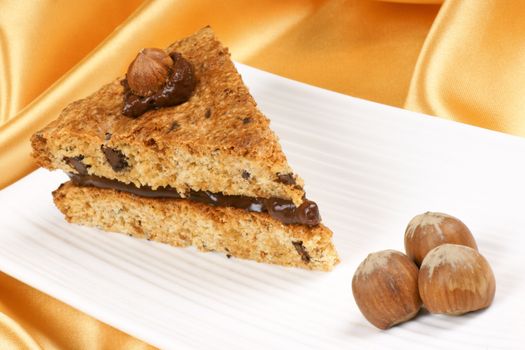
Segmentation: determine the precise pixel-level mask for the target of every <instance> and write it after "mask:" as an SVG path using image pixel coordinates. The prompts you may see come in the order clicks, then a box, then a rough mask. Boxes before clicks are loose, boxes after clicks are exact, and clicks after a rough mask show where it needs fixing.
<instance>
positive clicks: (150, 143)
mask: <svg viewBox="0 0 525 350" xmlns="http://www.w3.org/2000/svg"><path fill="white" fill-rule="evenodd" d="M144 144H145V145H146V146H148V147H154V146H157V141H155V139H153V138H151V139H147V140H146V141H145V142H144Z"/></svg>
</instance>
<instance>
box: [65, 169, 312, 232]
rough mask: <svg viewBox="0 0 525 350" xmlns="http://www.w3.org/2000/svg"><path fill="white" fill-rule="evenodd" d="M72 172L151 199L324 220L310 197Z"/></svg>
mask: <svg viewBox="0 0 525 350" xmlns="http://www.w3.org/2000/svg"><path fill="white" fill-rule="evenodd" d="M68 175H69V177H70V178H71V181H73V183H75V184H76V185H79V186H94V187H98V188H107V189H114V190H118V191H122V192H127V193H131V194H134V195H137V196H141V197H147V198H171V199H188V200H191V201H194V202H199V203H204V204H207V205H213V206H219V207H233V208H238V209H244V210H247V211H252V212H256V213H263V212H267V213H268V214H269V215H270V216H271V217H272V218H274V219H276V220H278V221H280V222H282V223H283V224H300V225H308V226H315V225H317V224H319V223H320V222H321V216H320V215H319V208H318V207H317V204H316V203H315V202H312V201H310V200H308V199H306V198H305V199H304V201H303V203H302V204H301V205H300V206H299V207H296V206H295V205H294V204H293V202H292V201H290V200H287V199H282V198H257V197H247V196H237V195H233V196H232V195H224V194H222V193H211V192H208V191H194V190H190V191H189V192H187V193H185V195H184V196H182V195H181V194H180V193H179V192H177V190H175V189H174V188H171V187H169V186H167V187H159V188H157V189H155V190H153V189H151V187H149V186H141V187H136V186H135V185H133V184H126V183H123V182H120V181H117V180H111V179H107V178H103V177H99V176H95V175H78V174H68Z"/></svg>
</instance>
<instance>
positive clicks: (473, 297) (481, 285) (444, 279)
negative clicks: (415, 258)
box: [418, 244, 496, 315]
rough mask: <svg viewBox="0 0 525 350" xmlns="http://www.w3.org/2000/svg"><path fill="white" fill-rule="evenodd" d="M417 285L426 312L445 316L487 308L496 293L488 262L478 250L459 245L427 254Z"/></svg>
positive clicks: (452, 245) (441, 246)
mask: <svg viewBox="0 0 525 350" xmlns="http://www.w3.org/2000/svg"><path fill="white" fill-rule="evenodd" d="M418 285H419V294H420V296H421V299H422V301H423V303H424V305H425V307H426V308H427V309H428V311H430V312H431V313H438V314H448V315H461V314H464V313H466V312H470V311H475V310H480V309H483V308H486V307H488V306H489V305H490V304H491V303H492V301H493V300H494V295H495V292H496V280H495V278H494V273H493V272H492V269H491V268H490V265H489V263H488V262H487V260H486V259H485V258H484V257H483V256H482V255H481V254H479V253H478V251H477V250H474V249H472V248H470V247H466V246H463V245H458V244H443V245H440V246H439V247H436V248H434V249H432V250H431V251H430V252H429V253H428V254H427V256H426V257H425V259H424V260H423V263H422V264H421V269H420V270H419V279H418Z"/></svg>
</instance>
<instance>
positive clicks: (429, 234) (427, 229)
mask: <svg viewBox="0 0 525 350" xmlns="http://www.w3.org/2000/svg"><path fill="white" fill-rule="evenodd" d="M445 243H453V244H461V245H465V246H468V247H471V248H473V249H476V250H477V249H478V246H477V245H476V241H475V240H474V237H473V236H472V233H470V230H469V229H468V227H467V226H466V225H465V224H464V223H463V222H461V220H459V219H457V218H455V217H453V216H450V215H447V214H443V213H432V212H426V213H424V214H421V215H418V216H416V217H414V218H413V219H412V220H411V221H410V222H409V224H408V226H407V228H406V230H405V251H406V253H407V255H408V257H409V258H410V259H412V260H414V262H415V263H416V265H418V266H419V265H421V262H422V261H423V259H424V258H425V255H427V253H428V252H429V251H430V250H432V249H433V248H435V247H437V246H439V245H441V244H445Z"/></svg>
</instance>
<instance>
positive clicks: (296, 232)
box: [31, 27, 339, 270]
mask: <svg viewBox="0 0 525 350" xmlns="http://www.w3.org/2000/svg"><path fill="white" fill-rule="evenodd" d="M165 52H166V53H167V54H169V55H170V57H172V58H173V60H174V61H173V62H177V59H178V58H177V57H179V56H180V57H183V59H184V60H185V61H187V62H189V63H190V65H191V70H192V72H193V73H192V74H193V78H194V81H191V83H192V84H194V89H193V90H192V92H191V95H189V99H188V100H187V101H185V102H182V103H180V101H179V103H180V104H178V105H175V106H169V107H160V108H153V109H150V110H147V111H145V112H144V113H140V111H139V113H136V114H137V115H134V113H133V111H132V112H131V113H130V112H129V109H128V110H127V111H126V108H128V107H129V106H130V103H131V102H129V101H130V100H129V95H130V94H131V95H133V94H134V93H135V92H134V91H135V90H133V89H131V88H130V86H131V84H128V83H130V82H131V81H130V77H129V75H130V71H128V75H127V77H126V79H117V80H115V81H114V82H112V83H110V84H108V85H106V86H104V87H102V88H101V89H100V90H99V91H97V92H95V93H94V94H93V95H91V96H89V97H87V98H85V99H83V100H79V101H76V102H73V103H71V104H70V105H69V106H67V107H66V108H65V109H64V111H63V112H62V113H61V115H60V116H59V118H58V119H57V120H55V121H53V122H52V123H51V124H49V125H48V126H47V127H45V128H44V129H43V130H41V131H39V132H37V133H36V134H35V135H33V137H32V140H31V141H32V145H33V150H34V152H33V156H34V157H35V158H36V160H37V162H38V163H39V165H41V166H43V167H46V168H48V169H62V170H64V171H65V172H67V173H68V174H69V175H70V177H71V181H70V182H68V183H66V184H63V185H62V186H61V187H60V188H59V189H57V190H56V191H55V192H54V193H53V195H54V200H55V203H56V205H57V207H58V208H59V209H60V210H61V211H62V212H63V213H64V215H65V216H66V219H67V220H68V221H70V222H73V223H79V224H84V225H89V226H94V227H99V228H101V229H103V230H106V231H116V232H122V233H127V234H130V235H133V236H138V237H143V238H147V239H152V240H157V241H161V242H165V243H169V244H172V245H175V246H189V245H194V246H196V247H198V248H199V249H201V250H210V251H219V252H223V253H225V254H227V256H228V257H230V256H235V257H240V258H247V259H253V260H256V261H261V262H267V263H275V264H281V265H287V266H297V267H304V268H308V269H317V270H330V269H331V268H332V267H333V266H334V265H335V264H337V262H338V261H339V259H338V256H337V253H336V251H335V249H334V247H333V244H332V242H331V236H332V233H331V232H330V230H329V229H328V228H326V227H325V226H324V225H323V224H321V223H320V222H319V216H318V211H317V206H316V205H315V203H313V202H311V201H309V200H307V199H306V197H305V193H304V190H303V181H302V179H301V178H300V177H299V176H297V175H296V174H295V173H294V172H293V170H292V169H291V168H290V166H289V165H288V163H287V160H286V157H285V155H284V153H283V151H282V149H281V147H280V145H279V142H278V139H277V137H276V135H275V134H274V133H273V132H272V131H271V129H270V128H269V120H268V119H267V118H266V117H265V116H264V115H263V114H262V113H261V112H260V111H259V110H258V109H257V107H256V103H255V101H254V99H253V98H252V96H251V95H250V93H249V91H248V89H247V88H246V86H245V85H244V83H243V82H242V79H241V77H240V75H239V74H238V72H237V70H236V69H235V67H234V65H233V63H232V61H231V59H230V55H229V53H228V50H227V49H226V48H224V47H223V46H222V45H221V43H220V42H219V41H218V40H217V39H216V38H215V36H214V34H213V31H212V30H211V29H210V28H208V27H207V28H204V29H202V30H200V31H199V32H197V33H195V34H194V35H192V36H190V37H188V38H185V39H183V40H180V41H178V42H176V43H174V44H172V45H171V46H170V47H168V48H167V49H166V50H165ZM170 62H172V61H170ZM170 64H171V63H170ZM173 64H174V65H175V64H176V63H173ZM130 69H131V68H130ZM174 72H175V73H174ZM170 74H172V75H170V77H172V76H175V74H176V70H175V68H173V71H172V70H171V68H170ZM139 78H141V76H139ZM170 79H171V78H170ZM137 81H140V79H138V78H137ZM166 84H168V83H166ZM190 85H191V84H190ZM166 86H167V85H166ZM155 96H157V95H155ZM157 97H158V96H157ZM140 98H141V99H142V100H141V101H142V102H144V106H145V108H147V107H148V106H147V104H148V103H150V104H152V105H153V107H155V105H154V102H155V101H153V102H151V98H149V97H140ZM162 98H163V97H162V96H161V97H158V99H162ZM132 102H133V101H132ZM135 102H136V101H135ZM125 103H126V104H125ZM157 107H158V106H157ZM140 108H142V105H140V104H139V110H140ZM124 113H125V114H127V115H124ZM130 114H131V115H130Z"/></svg>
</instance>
